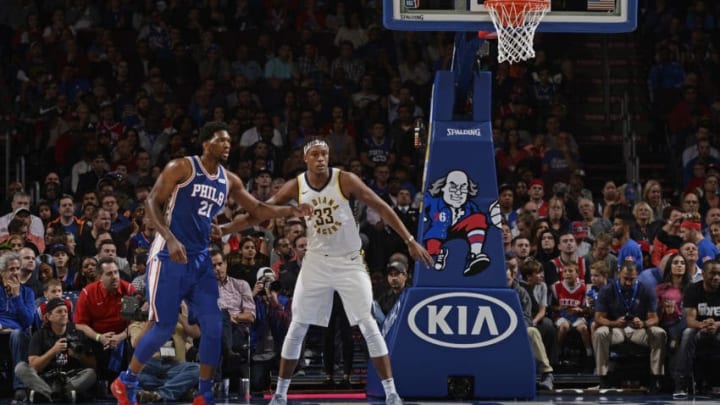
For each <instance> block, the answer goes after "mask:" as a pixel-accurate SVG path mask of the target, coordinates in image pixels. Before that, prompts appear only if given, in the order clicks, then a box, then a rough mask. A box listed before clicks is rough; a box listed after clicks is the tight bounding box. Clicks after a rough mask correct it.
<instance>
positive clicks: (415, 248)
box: [408, 240, 434, 267]
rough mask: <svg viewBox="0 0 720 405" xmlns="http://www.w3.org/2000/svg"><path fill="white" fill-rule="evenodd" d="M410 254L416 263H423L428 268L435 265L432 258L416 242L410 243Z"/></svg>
mask: <svg viewBox="0 0 720 405" xmlns="http://www.w3.org/2000/svg"><path fill="white" fill-rule="evenodd" d="M408 252H409V253H410V256H412V257H413V259H415V260H416V261H419V262H422V263H423V264H425V266H426V267H431V266H432V265H433V263H434V261H433V258H432V256H430V253H428V251H427V250H425V248H424V247H422V245H420V244H419V243H418V242H417V241H416V240H413V241H412V242H410V243H408Z"/></svg>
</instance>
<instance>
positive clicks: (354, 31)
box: [333, 12, 368, 49]
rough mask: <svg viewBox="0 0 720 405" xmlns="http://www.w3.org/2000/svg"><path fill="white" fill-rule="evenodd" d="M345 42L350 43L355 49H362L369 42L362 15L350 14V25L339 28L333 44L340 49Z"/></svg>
mask: <svg viewBox="0 0 720 405" xmlns="http://www.w3.org/2000/svg"><path fill="white" fill-rule="evenodd" d="M345 41H348V42H350V43H351V44H352V45H353V47H354V48H355V49H360V48H361V47H363V46H364V45H365V44H366V43H367V42H368V35H367V30H365V27H363V23H362V17H361V16H360V13H357V12H352V13H350V17H349V18H348V24H347V25H344V24H343V25H341V26H340V27H339V28H338V30H337V34H335V40H334V41H333V43H334V44H335V46H337V47H339V46H340V45H341V44H342V43H343V42H345Z"/></svg>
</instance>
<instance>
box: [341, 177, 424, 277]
mask: <svg viewBox="0 0 720 405" xmlns="http://www.w3.org/2000/svg"><path fill="white" fill-rule="evenodd" d="M340 173H341V174H340V186H341V187H342V189H343V191H345V192H347V193H350V194H352V195H354V196H355V197H356V198H357V199H359V200H360V201H362V202H364V203H365V204H367V206H368V207H370V208H372V209H374V210H375V211H377V212H378V213H379V214H380V217H381V218H382V219H383V221H384V222H385V223H386V224H388V225H390V227H391V228H392V229H394V230H395V232H397V233H398V235H400V237H401V238H402V239H403V240H404V241H405V243H406V244H407V246H408V252H409V253H410V255H411V256H412V257H413V258H414V259H415V260H418V261H420V262H423V263H425V265H427V266H428V267H429V266H431V265H432V263H433V260H432V256H430V253H428V252H427V250H425V248H424V247H422V245H420V244H419V243H418V242H417V241H416V240H415V238H414V237H413V235H412V233H410V231H408V230H407V228H405V225H404V224H403V223H402V221H401V220H400V217H398V216H397V214H396V213H395V211H393V209H392V208H391V207H390V206H389V205H388V204H387V203H386V202H385V201H383V200H382V199H381V198H380V197H379V196H378V195H377V194H375V192H374V191H372V190H371V189H370V187H368V186H367V185H365V183H363V181H362V180H360V178H359V177H358V176H356V175H355V174H354V173H350V172H346V171H342V172H340Z"/></svg>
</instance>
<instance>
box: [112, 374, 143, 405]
mask: <svg viewBox="0 0 720 405" xmlns="http://www.w3.org/2000/svg"><path fill="white" fill-rule="evenodd" d="M125 374H126V372H125V371H123V372H122V373H120V375H119V376H118V378H116V379H115V381H113V382H112V384H110V392H111V393H112V394H113V396H114V397H115V399H117V401H118V403H119V404H120V405H137V403H138V402H137V396H136V393H137V390H138V382H137V381H134V382H130V381H126V380H124V379H123V377H125Z"/></svg>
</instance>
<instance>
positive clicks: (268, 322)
mask: <svg viewBox="0 0 720 405" xmlns="http://www.w3.org/2000/svg"><path fill="white" fill-rule="evenodd" d="M253 295H254V296H255V317H256V319H255V322H253V324H252V326H251V327H250V350H251V352H252V362H251V363H252V364H251V373H250V389H251V391H253V392H260V391H263V390H267V389H269V388H270V371H271V370H274V371H277V367H278V359H279V355H280V349H281V346H282V342H283V340H285V334H286V333H287V330H288V327H289V326H290V318H291V311H290V309H291V306H292V299H291V298H290V297H289V296H288V295H287V291H286V290H285V289H284V288H283V287H282V285H281V283H280V282H279V281H274V273H273V271H272V269H271V268H269V267H263V268H261V269H260V270H258V273H257V281H256V282H255V286H254V289H253Z"/></svg>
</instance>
